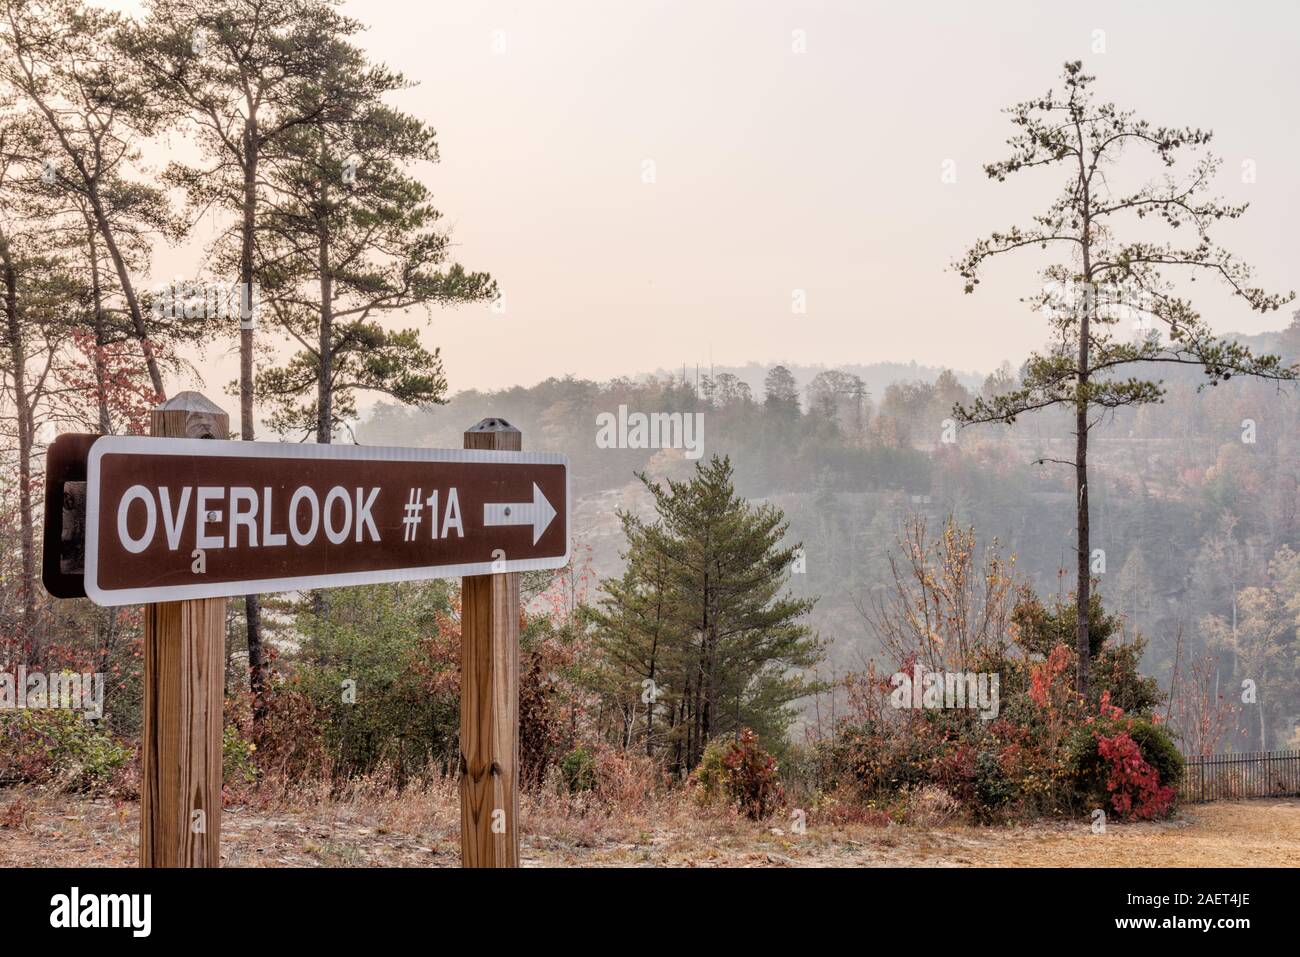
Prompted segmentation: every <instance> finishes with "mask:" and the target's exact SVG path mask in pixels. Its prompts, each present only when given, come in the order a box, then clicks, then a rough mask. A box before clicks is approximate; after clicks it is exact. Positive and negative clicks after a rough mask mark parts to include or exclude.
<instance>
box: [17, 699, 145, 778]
mask: <svg viewBox="0 0 1300 957" xmlns="http://www.w3.org/2000/svg"><path fill="white" fill-rule="evenodd" d="M0 740H2V741H3V746H2V747H0V784H2V783H45V782H48V781H52V780H56V779H57V780H58V781H59V783H60V784H61V785H62V787H63V788H65V789H66V790H69V791H92V792H93V791H102V790H106V789H109V788H111V787H112V785H113V781H114V778H115V776H116V775H117V773H118V772H119V771H120V770H122V769H123V768H125V767H126V765H128V764H129V763H130V761H131V758H132V751H131V749H130V748H129V747H127V746H126V745H125V744H123V743H122V742H120V741H118V740H117V739H116V738H114V737H113V736H112V734H110V733H109V732H108V730H107V729H105V728H103V727H102V726H101V725H100V724H99V723H97V722H94V721H88V720H87V719H86V718H85V717H84V716H83V715H82V713H81V712H80V711H70V710H64V709H49V710H26V709H24V710H19V711H15V712H9V713H4V714H0Z"/></svg>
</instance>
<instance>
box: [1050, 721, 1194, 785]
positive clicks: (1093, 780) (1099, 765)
mask: <svg viewBox="0 0 1300 957" xmlns="http://www.w3.org/2000/svg"><path fill="white" fill-rule="evenodd" d="M1120 732H1125V733H1127V734H1128V735H1129V737H1131V738H1132V739H1133V741H1134V742H1135V743H1136V744H1137V746H1138V748H1139V749H1140V750H1141V752H1142V759H1143V760H1144V761H1146V762H1147V764H1149V765H1151V767H1152V768H1154V769H1155V771H1156V774H1157V775H1158V776H1159V778H1160V784H1161V785H1162V786H1167V787H1172V788H1175V789H1177V788H1178V787H1179V786H1180V785H1181V784H1182V780H1183V765H1184V760H1183V756H1182V754H1181V753H1180V752H1179V750H1178V748H1177V746H1175V744H1174V741H1173V738H1172V736H1171V735H1170V734H1169V732H1168V731H1167V730H1165V728H1164V727H1163V726H1161V725H1157V724H1153V723H1151V722H1150V721H1147V720H1145V719H1143V718H1127V717H1125V718H1121V719H1119V720H1116V721H1094V722H1093V723H1092V724H1081V725H1079V726H1077V727H1076V728H1074V729H1073V730H1072V731H1071V733H1070V736H1069V738H1068V739H1067V741H1066V757H1065V764H1066V768H1067V770H1068V771H1069V774H1070V777H1071V780H1072V782H1073V786H1074V791H1075V794H1076V796H1077V797H1078V798H1079V799H1080V800H1082V801H1086V802H1088V803H1091V804H1094V805H1106V803H1107V801H1108V799H1109V796H1110V795H1109V793H1108V791H1107V788H1106V779H1107V774H1108V769H1107V766H1106V761H1105V759H1103V758H1102V756H1101V754H1100V752H1099V751H1098V750H1097V739H1098V738H1099V737H1101V736H1103V735H1112V734H1117V733H1120Z"/></svg>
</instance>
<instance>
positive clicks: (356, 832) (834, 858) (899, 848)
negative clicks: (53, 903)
mask: <svg viewBox="0 0 1300 957" xmlns="http://www.w3.org/2000/svg"><path fill="white" fill-rule="evenodd" d="M138 813H139V805H138V804H137V803H135V802H115V801H111V800H107V799H89V798H84V797H77V796H71V795H67V794H61V793H56V792H44V791H40V790H37V789H31V788H12V789H7V790H0V867H22V866H41V865H45V866H68V867H88V866H91V867H93V866H109V867H111V866H133V865H134V864H135V860H136V849H137V846H138V830H137V829H138ZM522 825H523V828H522V831H523V838H522V851H523V859H524V864H525V866H533V867H546V866H554V867H583V866H586V867H636V866H642V867H644V866H667V867H772V866H776V867H809V866H811V867H819V866H820V867H881V866H883V867H969V866H976V867H980V866H984V867H990V866H991V867H1028V866H1064V867H1174V866H1182V867H1261V866H1264V867H1286V866H1289V867H1296V866H1300V800H1296V799H1282V800H1279V799H1264V800H1255V801H1237V802H1219V803H1215V804H1202V805H1193V806H1190V807H1186V808H1184V809H1182V810H1181V811H1180V812H1179V813H1178V814H1177V815H1176V816H1175V817H1174V818H1173V819H1171V820H1168V821H1162V822H1158V823H1141V824H1116V823H1111V824H1110V825H1109V826H1108V828H1107V831H1106V833H1105V834H1093V833H1092V831H1091V828H1090V827H1089V825H1088V823H1087V822H1086V821H1085V822H1044V823H1038V824H1032V825H1021V826H1015V827H1000V828H999V827H988V828H977V827H966V826H956V825H955V826H942V827H913V826H905V827H899V826H889V827H884V828H881V827H865V826H864V827H856V826H852V827H839V828H829V827H819V826H817V825H816V824H810V825H809V827H808V830H807V833H805V834H803V835H795V834H792V833H790V832H789V830H788V828H785V827H782V826H777V827H773V826H772V825H771V823H770V822H769V824H768V825H767V826H759V825H755V824H751V823H749V822H747V821H744V820H741V819H737V818H736V817H735V816H733V815H731V814H728V813H725V812H701V811H699V810H697V809H694V808H689V807H685V806H682V805H680V804H679V805H674V806H671V807H652V808H649V809H646V810H645V811H644V812H642V813H640V814H639V815H631V816H625V817H624V818H622V819H620V820H617V821H616V820H613V819H611V818H607V817H605V816H603V815H601V814H600V813H598V812H594V811H593V812H589V813H587V814H581V813H578V814H574V813H572V812H569V813H566V814H563V815H561V814H557V813H555V812H554V811H553V810H547V809H540V808H530V807H528V806H525V807H524V808H523V812H522ZM457 827H458V814H457V813H456V808H455V803H454V797H453V796H452V795H448V794H442V795H432V796H422V797H419V798H414V799H412V798H403V799H399V798H392V797H387V798H371V799H367V800H354V801H350V802H345V803H332V802H312V803H305V804H303V805H301V806H293V805H292V803H288V804H283V805H281V806H277V807H276V808H274V809H273V810H264V809H254V808H251V807H232V808H227V809H226V810H225V812H224V815H223V821H222V842H221V843H222V863H223V864H224V865H225V866H229V867H319V866H335V867H370V866H395V867H454V866H456V865H457V864H458V863H459V856H460V855H459V846H458V837H457Z"/></svg>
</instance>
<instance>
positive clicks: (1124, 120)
mask: <svg viewBox="0 0 1300 957" xmlns="http://www.w3.org/2000/svg"><path fill="white" fill-rule="evenodd" d="M1093 80H1094V77H1091V76H1088V75H1087V74H1085V73H1084V72H1083V64H1082V63H1081V62H1078V61H1076V62H1072V63H1067V64H1066V65H1065V71H1064V84H1065V88H1064V91H1063V92H1061V93H1057V92H1055V91H1051V90H1049V91H1048V92H1047V93H1046V94H1044V95H1043V96H1040V97H1035V98H1034V99H1031V100H1026V101H1024V102H1023V103H1019V104H1017V105H1015V106H1013V107H1011V108H1010V109H1009V110H1007V111H1006V112H1007V113H1008V114H1009V115H1010V117H1011V122H1012V123H1013V124H1014V125H1015V126H1016V128H1017V131H1016V133H1015V134H1014V135H1013V136H1012V137H1011V138H1010V139H1009V140H1008V141H1007V143H1008V145H1009V146H1011V148H1012V154H1011V156H1010V157H1008V158H1007V159H1004V160H1001V161H999V162H996V163H991V164H989V165H987V166H985V167H984V169H985V172H986V173H987V174H988V176H989V177H990V178H992V179H995V180H997V181H999V182H1002V181H1004V180H1006V178H1007V177H1008V176H1011V175H1013V174H1016V173H1023V172H1027V171H1029V170H1034V169H1037V168H1040V167H1049V168H1052V169H1055V170H1059V171H1060V172H1061V174H1062V176H1063V178H1064V183H1063V188H1062V190H1061V192H1060V193H1059V194H1058V196H1057V198H1056V199H1055V200H1054V201H1053V202H1052V203H1051V205H1049V206H1048V207H1047V208H1046V210H1045V211H1044V212H1042V213H1040V214H1039V215H1037V216H1035V217H1033V224H1032V225H1031V226H1028V227H1026V228H1021V227H1019V226H1013V227H1011V228H1010V229H1008V230H1007V231H1005V232H995V233H992V234H990V236H989V237H988V238H986V239H981V240H979V241H978V242H976V243H975V245H973V246H972V247H971V248H970V250H969V251H968V252H967V253H966V254H965V256H963V257H962V258H961V259H959V260H958V261H957V262H956V263H955V264H954V269H956V271H957V272H958V273H960V275H961V277H962V279H963V280H964V281H965V289H966V292H967V293H971V292H974V291H975V288H976V287H977V286H978V285H979V282H980V279H979V277H980V274H981V272H982V270H983V268H984V266H985V265H986V263H987V262H988V260H990V259H992V258H994V257H997V256H1000V255H1002V254H1005V253H1010V252H1015V251H1018V250H1025V249H1034V248H1039V249H1048V248H1049V247H1051V248H1054V249H1061V250H1063V251H1064V252H1065V253H1066V257H1065V258H1064V259H1063V260H1061V261H1059V262H1057V263H1055V264H1053V265H1049V266H1047V267H1046V268H1045V269H1044V270H1043V272H1042V278H1043V280H1044V284H1043V287H1042V290H1041V291H1040V292H1038V293H1037V294H1035V295H1033V296H1030V297H1028V298H1027V299H1026V300H1025V301H1027V302H1029V303H1031V304H1032V305H1033V306H1034V308H1035V309H1037V310H1041V311H1042V312H1043V313H1044V314H1045V315H1046V317H1047V319H1048V321H1049V324H1050V328H1051V333H1052V338H1051V343H1050V346H1049V348H1048V349H1047V350H1046V351H1044V352H1041V353H1037V352H1036V353H1034V354H1032V355H1031V356H1030V357H1029V359H1028V361H1027V362H1026V365H1025V373H1024V377H1023V380H1022V382H1021V384H1020V386H1019V387H1018V388H1015V389H1012V390H1010V391H1008V392H1005V393H1002V394H1000V395H996V396H992V397H983V396H981V397H978V398H976V399H975V400H974V402H973V403H972V404H971V405H970V406H963V405H960V404H959V405H958V406H956V407H955V409H954V413H955V414H956V415H957V416H958V418H959V420H960V421H962V422H963V423H965V424H970V423H978V422H1001V423H1006V424H1008V425H1009V424H1011V423H1014V422H1015V421H1016V419H1017V418H1018V417H1020V416H1022V415H1025V414H1026V413H1029V412H1033V411H1036V410H1039V409H1047V408H1052V407H1056V406H1061V407H1064V408H1067V409H1069V410H1071V411H1072V412H1073V415H1074V435H1075V451H1074V458H1073V460H1071V461H1061V464H1065V465H1068V466H1070V467H1071V468H1073V470H1074V475H1075V489H1076V503H1075V525H1076V532H1077V535H1076V552H1077V560H1078V571H1077V583H1076V589H1075V600H1076V608H1077V615H1078V617H1077V622H1076V643H1077V649H1076V650H1077V655H1078V664H1077V672H1076V674H1077V687H1078V690H1079V691H1080V693H1082V694H1084V695H1085V696H1086V695H1087V693H1088V666H1089V641H1088V634H1089V631H1088V609H1089V593H1090V590H1091V563H1092V540H1091V534H1090V529H1089V523H1088V518H1089V513H1088V436H1089V432H1090V430H1091V429H1092V428H1093V427H1094V426H1095V425H1096V424H1097V422H1098V421H1099V420H1100V418H1101V417H1102V416H1104V415H1105V414H1106V413H1108V412H1113V411H1114V410H1115V409H1119V408H1123V407H1125V406H1135V405H1143V404H1146V403H1151V402H1159V401H1161V398H1162V396H1163V395H1164V386H1163V382H1162V380H1159V379H1153V378H1146V377H1145V376H1150V375H1152V374H1153V371H1154V370H1155V369H1157V368H1158V367H1159V366H1160V365H1163V364H1174V365H1192V366H1196V367H1198V368H1200V369H1201V370H1203V371H1204V373H1205V376H1206V382H1207V383H1208V384H1210V385H1217V384H1218V383H1219V382H1221V381H1224V380H1226V379H1230V378H1231V377H1232V376H1234V375H1245V376H1254V377H1257V378H1261V379H1271V380H1278V381H1282V380H1293V379H1295V378H1296V376H1297V369H1296V367H1294V366H1286V365H1284V364H1283V363H1282V360H1281V359H1279V358H1278V357H1277V356H1272V355H1259V356H1256V355H1254V354H1253V353H1252V352H1251V351H1250V350H1249V349H1247V348H1246V347H1245V346H1243V345H1241V344H1240V343H1237V342H1233V341H1229V340H1225V339H1222V338H1219V337H1216V336H1215V335H1214V334H1213V333H1212V331H1211V330H1210V327H1209V325H1208V324H1207V323H1206V322H1205V320H1204V319H1203V318H1202V317H1201V315H1200V313H1199V312H1197V311H1196V309H1195V308H1194V307H1193V305H1192V303H1191V302H1190V301H1189V300H1188V299H1186V298H1183V297H1181V296H1179V295H1178V293H1177V287H1176V286H1175V284H1174V283H1173V282H1172V281H1170V280H1169V279H1168V278H1167V276H1169V275H1172V274H1174V273H1177V272H1190V273H1192V274H1193V275H1192V278H1194V277H1195V275H1196V274H1207V275H1210V276H1213V277H1215V278H1217V279H1220V280H1222V281H1223V282H1224V283H1226V284H1227V287H1228V288H1229V289H1231V290H1232V292H1233V293H1234V294H1235V295H1237V296H1240V297H1241V298H1242V299H1244V300H1245V301H1246V303H1247V305H1249V306H1250V308H1251V309H1255V310H1259V311H1261V312H1264V311H1271V310H1276V309H1278V308H1280V307H1281V306H1282V305H1283V304H1284V303H1286V302H1288V301H1290V300H1291V299H1293V298H1294V296H1295V294H1294V293H1291V294H1290V295H1287V296H1279V295H1272V294H1269V293H1267V292H1265V291H1264V290H1262V289H1260V288H1257V287H1255V286H1252V285H1251V283H1250V279H1251V270H1250V268H1249V267H1248V266H1247V265H1246V264H1245V263H1243V262H1242V261H1240V260H1239V259H1237V258H1236V257H1234V256H1233V255H1232V254H1231V253H1229V252H1227V251H1226V250H1224V249H1223V248H1221V247H1220V246H1218V245H1216V244H1215V243H1214V242H1213V240H1212V239H1211V238H1210V230H1211V228H1212V227H1213V226H1214V225H1215V224H1216V223H1218V222H1220V221H1221V220H1224V219H1236V218H1237V217H1239V216H1241V214H1242V213H1243V212H1245V209H1246V207H1245V206H1244V205H1242V206H1231V205H1227V204H1225V203H1223V202H1222V201H1220V200H1218V199H1215V198H1207V197H1206V196H1205V193H1206V192H1207V190H1208V189H1209V188H1210V183H1211V180H1212V178H1213V176H1214V173H1215V171H1216V170H1217V168H1218V166H1219V160H1218V159H1216V158H1215V157H1214V156H1213V155H1211V154H1210V153H1209V152H1208V151H1207V150H1206V149H1205V147H1206V146H1207V144H1208V143H1209V142H1210V138H1211V134H1210V133H1209V132H1207V131H1204V130H1200V129H1194V128H1191V127H1183V128H1179V127H1165V126H1153V125H1151V124H1150V123H1148V122H1147V121H1146V120H1141V119H1138V118H1137V117H1136V116H1135V115H1134V114H1133V113H1132V112H1129V111H1125V110H1120V109H1118V108H1117V107H1116V106H1115V105H1114V104H1113V103H1100V104H1099V103H1096V102H1094V99H1093V96H1092V92H1091V90H1090V87H1091V85H1092V83H1093ZM1133 148H1145V149H1146V150H1147V151H1148V153H1149V155H1151V156H1152V157H1154V159H1155V160H1157V161H1158V162H1159V163H1160V164H1162V165H1163V166H1164V168H1165V169H1166V173H1165V175H1164V176H1163V177H1162V178H1159V179H1156V180H1152V181H1149V182H1147V183H1146V184H1145V185H1143V186H1140V187H1138V188H1136V189H1134V190H1132V191H1125V190H1123V189H1122V188H1120V186H1119V185H1118V183H1119V182H1120V180H1119V177H1118V176H1117V175H1116V174H1117V170H1116V168H1117V167H1118V166H1119V163H1120V160H1121V159H1129V155H1130V154H1129V151H1130V150H1131V149H1133ZM1184 155H1187V156H1188V157H1189V158H1190V160H1191V163H1190V167H1189V168H1188V170H1187V172H1186V174H1185V175H1183V176H1175V175H1174V173H1173V172H1172V170H1174V168H1175V167H1176V166H1177V164H1178V162H1179V160H1180V158H1181V157H1183V156H1184ZM1139 221H1153V222H1154V223H1156V224H1158V225H1159V226H1162V227H1164V228H1167V229H1168V230H1171V231H1175V232H1177V233H1178V234H1179V235H1180V236H1182V235H1186V234H1187V233H1191V236H1190V240H1191V241H1190V242H1189V243H1186V244H1183V245H1178V244H1175V243H1173V242H1170V241H1165V242H1152V241H1149V240H1146V239H1138V238H1124V237H1125V236H1128V235H1137V234H1139V233H1140V230H1139V229H1136V228H1135V223H1136V224H1138V225H1141V223H1140V222H1139ZM1130 231H1131V232H1130ZM1129 318H1132V319H1133V320H1134V321H1135V324H1136V326H1137V333H1136V334H1135V335H1133V336H1131V337H1129V338H1125V336H1124V334H1123V331H1122V330H1120V329H1118V328H1117V326H1118V324H1119V323H1120V322H1121V321H1123V320H1126V319H1129ZM1040 461H1058V460H1049V459H1044V460H1040Z"/></svg>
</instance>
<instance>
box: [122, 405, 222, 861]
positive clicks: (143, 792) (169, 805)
mask: <svg viewBox="0 0 1300 957" xmlns="http://www.w3.org/2000/svg"><path fill="white" fill-rule="evenodd" d="M152 424H153V434H154V435H155V436H170V437H173V438H190V439H226V438H229V436H230V417H229V416H228V415H226V413H224V412H222V411H221V409H220V408H218V407H217V406H216V405H214V404H213V403H212V402H210V401H208V400H207V399H205V398H204V397H203V396H201V395H199V394H198V393H197V392H182V393H180V394H179V395H177V396H176V397H175V398H172V399H170V400H168V401H167V402H165V403H163V404H162V405H161V406H159V407H158V408H156V409H154V410H153V423H152ZM225 670H226V599H224V598H199V599H195V600H191V601H167V602H159V603H156V604H151V605H145V606H144V734H143V737H142V739H141V747H140V866H141V867H219V866H220V864H221V724H222V701H223V698H224V692H225V688H224V679H225Z"/></svg>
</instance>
